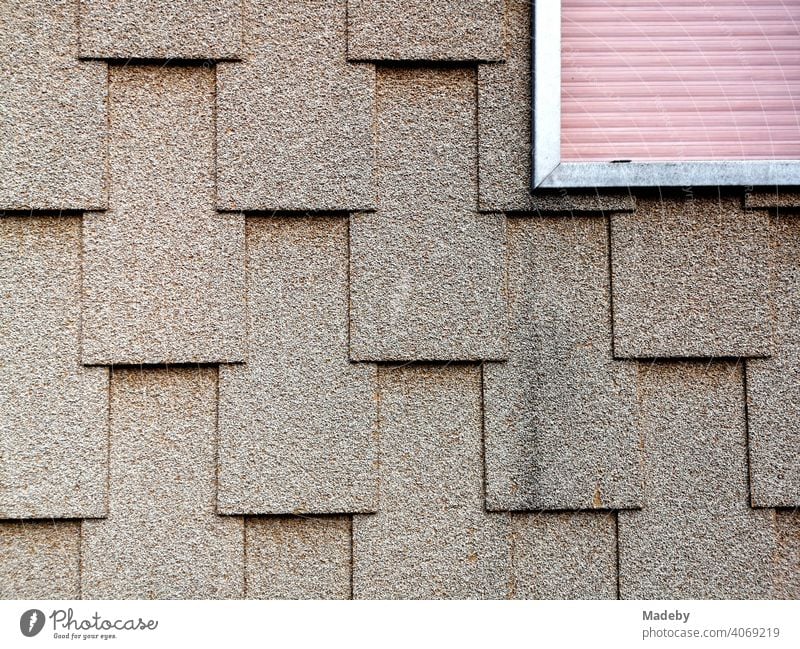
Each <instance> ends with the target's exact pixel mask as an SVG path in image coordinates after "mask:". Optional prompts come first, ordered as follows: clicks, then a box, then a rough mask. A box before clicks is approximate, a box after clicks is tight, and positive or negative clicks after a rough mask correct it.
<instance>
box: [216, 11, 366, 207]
mask: <svg viewBox="0 0 800 649" xmlns="http://www.w3.org/2000/svg"><path fill="white" fill-rule="evenodd" d="M346 9H347V7H346V2H345V0H324V2H313V3H309V2H295V1H293V0H278V1H271V2H267V1H266V0H248V4H247V9H246V13H245V15H246V19H245V41H244V42H245V45H244V55H243V61H242V62H241V63H225V64H220V65H219V66H218V81H219V83H218V96H217V138H218V142H217V145H218V149H217V185H218V186H217V191H218V196H219V200H218V206H219V208H220V209H224V210H356V209H371V208H372V207H373V206H374V202H375V196H374V185H373V180H372V174H373V168H372V167H373V157H374V151H373V149H374V144H373V109H374V108H373V107H374V103H375V66H373V65H371V64H355V63H348V62H347V60H346Z"/></svg>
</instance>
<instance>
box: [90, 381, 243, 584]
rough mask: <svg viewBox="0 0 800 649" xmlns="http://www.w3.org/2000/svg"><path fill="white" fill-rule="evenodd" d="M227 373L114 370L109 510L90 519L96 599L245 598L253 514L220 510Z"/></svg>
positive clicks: (91, 575) (92, 580) (92, 575)
mask: <svg viewBox="0 0 800 649" xmlns="http://www.w3.org/2000/svg"><path fill="white" fill-rule="evenodd" d="M216 393H217V371H216V370H215V369H211V368H200V369H189V368H183V369H158V370H155V369H149V370H140V369H130V370H114V371H113V372H112V374H111V410H110V417H111V442H110V451H109V454H110V471H109V490H110V498H109V506H108V507H109V511H108V518H106V519H104V520H90V521H84V522H83V530H82V534H81V541H82V543H81V546H82V547H81V552H82V569H81V592H82V595H83V597H84V598H86V599H106V598H109V599H126V598H131V599H173V598H183V599H214V598H225V597H233V598H241V597H242V596H243V593H244V573H243V569H244V568H243V566H244V521H243V519H242V518H241V517H222V516H218V515H217V514H216V513H215V507H214V494H215V491H216V467H215V464H216V449H215V448H214V447H215V444H214V437H215V436H214V427H215V422H216V418H217V407H216Z"/></svg>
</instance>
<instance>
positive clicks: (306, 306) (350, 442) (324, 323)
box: [219, 217, 378, 514]
mask: <svg viewBox="0 0 800 649" xmlns="http://www.w3.org/2000/svg"><path fill="white" fill-rule="evenodd" d="M247 250H248V259H247V294H248V306H249V319H250V324H249V332H250V347H251V352H250V354H249V356H248V362H247V364H246V365H241V366H223V367H222V368H221V370H220V420H219V421H220V424H219V429H220V452H219V458H220V461H219V510H220V511H221V512H224V513H243V514H280V513H293V512H314V513H335V512H363V511H374V510H375V508H376V507H377V505H378V494H377V486H378V484H377V483H378V473H377V470H376V462H377V459H378V440H377V394H376V392H377V376H376V375H377V372H376V368H375V366H374V365H367V364H351V363H350V361H349V358H348V349H347V219H345V218H322V217H312V218H299V217H288V218H260V217H256V218H252V219H249V220H248V223H247ZM312 467H313V468H312Z"/></svg>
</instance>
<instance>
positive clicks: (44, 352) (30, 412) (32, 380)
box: [0, 216, 108, 518]
mask: <svg viewBox="0 0 800 649" xmlns="http://www.w3.org/2000/svg"><path fill="white" fill-rule="evenodd" d="M80 231H81V224H80V219H79V218H71V217H65V218H61V217H57V216H50V217H47V216H46V217H33V218H31V217H6V218H0V518H51V517H52V518H63V517H70V518H77V517H79V516H83V517H87V516H102V515H103V514H104V513H105V498H106V449H107V446H108V433H107V430H108V429H107V409H108V370H107V369H106V368H103V367H90V368H85V367H83V366H81V364H80V357H79V356H80V353H79V348H80V319H81V312H80V296H81V286H80V282H81V279H80V278H81V266H80V252H81V238H80Z"/></svg>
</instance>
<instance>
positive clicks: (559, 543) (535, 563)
mask: <svg viewBox="0 0 800 649" xmlns="http://www.w3.org/2000/svg"><path fill="white" fill-rule="evenodd" d="M616 526H617V522H616V517H615V515H614V514H613V513H603V514H595V513H584V512H569V513H560V514H514V515H513V516H512V517H511V530H512V532H511V575H512V578H511V592H510V595H511V596H512V597H514V598H516V599H616V598H617V533H616Z"/></svg>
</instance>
